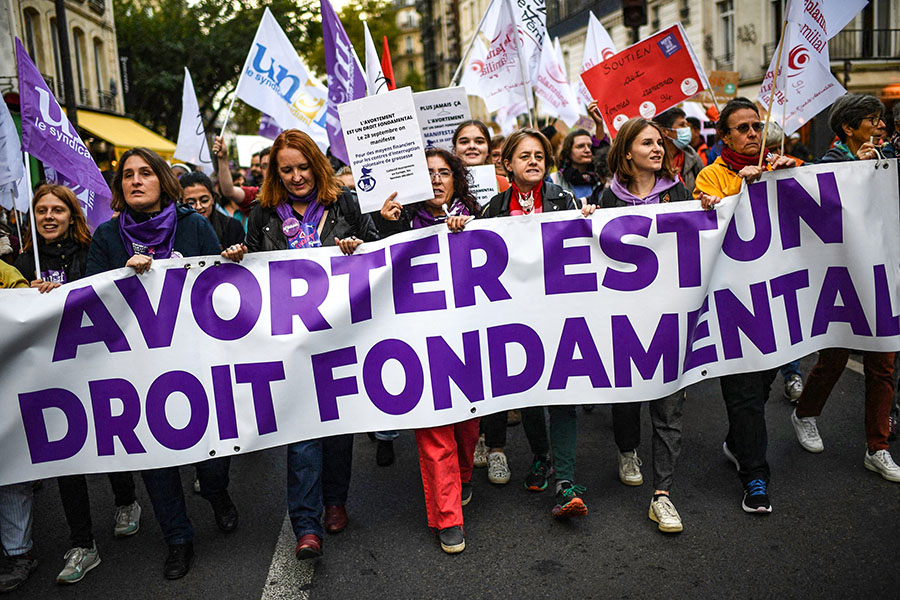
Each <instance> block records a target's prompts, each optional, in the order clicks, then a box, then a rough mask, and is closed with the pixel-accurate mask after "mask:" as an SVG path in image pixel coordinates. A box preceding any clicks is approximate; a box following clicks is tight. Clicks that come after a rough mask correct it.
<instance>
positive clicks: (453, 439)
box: [376, 148, 479, 554]
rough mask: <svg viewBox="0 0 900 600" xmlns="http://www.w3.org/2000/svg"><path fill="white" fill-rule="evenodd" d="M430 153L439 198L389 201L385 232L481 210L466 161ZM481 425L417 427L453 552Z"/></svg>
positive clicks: (437, 518) (462, 544)
mask: <svg viewBox="0 0 900 600" xmlns="http://www.w3.org/2000/svg"><path fill="white" fill-rule="evenodd" d="M425 158H426V160H427V161H428V173H429V175H430V176H431V188H432V191H433V192H434V199H433V200H426V201H425V202H420V203H418V204H413V205H408V206H405V207H404V206H400V203H399V202H395V201H393V200H388V201H387V202H385V203H384V206H383V207H382V209H381V213H380V215H379V216H378V217H377V218H376V223H377V224H378V232H379V234H380V235H381V236H382V237H385V236H389V235H392V234H394V233H397V232H400V231H409V230H411V229H419V228H421V227H428V226H431V225H437V224H440V223H444V222H446V223H447V226H448V227H449V229H450V231H461V230H462V228H463V226H464V225H465V223H466V221H467V220H468V219H470V218H471V217H472V216H474V215H477V214H478V212H479V207H478V205H477V204H476V202H475V199H474V198H472V196H471V194H470V193H469V182H468V173H467V172H466V167H465V166H464V165H463V163H462V161H461V160H460V159H459V158H458V157H456V156H454V155H452V154H450V153H449V152H447V151H446V150H443V149H439V148H429V149H428V150H426V151H425ZM445 211H446V212H445ZM478 425H479V419H477V418H476V419H470V420H468V421H463V422H462V423H456V424H453V425H443V426H439V427H427V428H425V429H417V430H416V446H417V447H418V450H419V466H420V467H421V470H422V487H423V488H424V490H425V508H426V513H427V515H428V526H429V527H431V528H432V529H434V530H435V531H437V533H438V538H439V540H440V543H441V549H442V550H443V551H444V552H446V553H448V554H455V553H458V552H462V551H463V550H465V548H466V539H465V533H464V530H463V512H462V507H463V506H465V505H466V504H468V503H469V501H470V500H471V499H472V467H473V453H474V451H475V443H476V441H477V440H478Z"/></svg>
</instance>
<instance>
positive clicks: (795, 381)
mask: <svg viewBox="0 0 900 600" xmlns="http://www.w3.org/2000/svg"><path fill="white" fill-rule="evenodd" d="M802 393H803V378H802V377H800V376H799V375H796V374H795V375H791V376H790V377H788V380H787V381H785V382H784V399H785V400H787V401H788V402H792V403H794V404H797V399H798V398H800V394H802Z"/></svg>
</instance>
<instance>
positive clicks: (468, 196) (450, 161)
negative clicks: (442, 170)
mask: <svg viewBox="0 0 900 600" xmlns="http://www.w3.org/2000/svg"><path fill="white" fill-rule="evenodd" d="M432 156H437V157H438V158H441V159H443V160H444V162H445V163H447V166H448V167H450V172H451V173H453V199H454V200H459V201H460V202H462V203H463V204H464V205H465V207H466V209H467V210H468V211H469V214H470V215H477V214H478V213H479V212H481V207H479V206H478V202H476V201H475V198H473V197H472V192H471V191H470V190H469V170H468V169H467V168H466V165H464V164H463V161H462V159H461V158H459V157H458V156H456V155H455V154H452V153H450V152H448V151H446V150H444V149H443V148H428V149H427V150H426V151H425V158H429V157H432Z"/></svg>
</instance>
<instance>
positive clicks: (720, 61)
mask: <svg viewBox="0 0 900 600" xmlns="http://www.w3.org/2000/svg"><path fill="white" fill-rule="evenodd" d="M714 60H715V62H716V70H717V71H731V68H732V67H733V66H734V54H723V55H722V56H717V57H716V58H715V59H714Z"/></svg>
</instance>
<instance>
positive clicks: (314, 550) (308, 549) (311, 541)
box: [294, 533, 322, 560]
mask: <svg viewBox="0 0 900 600" xmlns="http://www.w3.org/2000/svg"><path fill="white" fill-rule="evenodd" d="M294 555H295V556H296V557H297V560H306V559H308V558H319V557H320V556H322V538H320V537H319V536H317V535H316V534H314V533H307V534H306V535H304V536H302V537H301V538H300V539H299V540H297V547H296V548H295V549H294Z"/></svg>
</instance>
